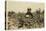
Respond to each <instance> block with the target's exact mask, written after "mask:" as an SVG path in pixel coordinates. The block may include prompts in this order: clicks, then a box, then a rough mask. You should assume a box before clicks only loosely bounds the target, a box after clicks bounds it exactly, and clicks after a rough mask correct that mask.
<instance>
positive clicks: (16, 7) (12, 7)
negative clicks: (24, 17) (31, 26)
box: [7, 1, 44, 13]
mask: <svg viewBox="0 0 46 31" xmlns="http://www.w3.org/2000/svg"><path fill="white" fill-rule="evenodd" d="M27 8H31V9H32V10H31V12H35V11H36V10H37V9H39V8H40V9H41V11H42V10H43V9H44V3H35V2H15V1H8V2H7V11H15V12H16V13H18V12H24V13H26V12H27Z"/></svg>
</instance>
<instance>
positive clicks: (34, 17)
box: [5, 1, 44, 30]
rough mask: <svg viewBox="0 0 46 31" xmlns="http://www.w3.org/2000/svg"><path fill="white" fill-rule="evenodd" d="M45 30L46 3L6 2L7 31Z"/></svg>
mask: <svg viewBox="0 0 46 31" xmlns="http://www.w3.org/2000/svg"><path fill="white" fill-rule="evenodd" d="M36 28H44V3H35V2H16V1H5V30H16V29H36Z"/></svg>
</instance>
